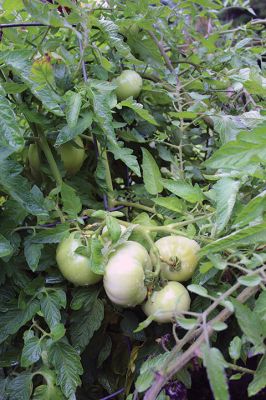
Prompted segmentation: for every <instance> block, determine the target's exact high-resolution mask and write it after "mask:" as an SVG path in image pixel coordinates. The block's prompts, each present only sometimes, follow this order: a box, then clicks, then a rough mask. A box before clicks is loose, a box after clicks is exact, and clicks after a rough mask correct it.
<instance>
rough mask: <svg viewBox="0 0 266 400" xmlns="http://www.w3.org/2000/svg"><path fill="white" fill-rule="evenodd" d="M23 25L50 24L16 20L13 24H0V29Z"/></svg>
mask: <svg viewBox="0 0 266 400" xmlns="http://www.w3.org/2000/svg"><path fill="white" fill-rule="evenodd" d="M23 26H50V25H47V24H42V23H40V22H17V23H14V24H0V29H5V28H19V27H23Z"/></svg>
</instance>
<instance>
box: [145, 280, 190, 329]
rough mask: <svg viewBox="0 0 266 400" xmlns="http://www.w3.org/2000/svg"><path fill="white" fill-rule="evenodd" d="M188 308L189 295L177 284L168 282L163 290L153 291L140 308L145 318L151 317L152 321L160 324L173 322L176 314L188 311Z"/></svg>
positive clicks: (183, 287)
mask: <svg viewBox="0 0 266 400" xmlns="http://www.w3.org/2000/svg"><path fill="white" fill-rule="evenodd" d="M189 307H190V297H189V293H188V291H187V289H186V288H185V286H183V285H182V284H181V283H179V282H168V283H167V285H166V286H165V287H164V288H163V289H161V290H158V291H154V292H153V293H152V295H151V296H150V297H149V299H148V300H147V301H146V303H145V304H144V305H143V306H142V308H143V311H144V312H145V314H146V315H147V317H149V316H150V315H153V317H154V321H156V322H160V323H165V322H171V321H173V320H174V317H175V315H176V314H177V313H179V312H184V311H188V310H189Z"/></svg>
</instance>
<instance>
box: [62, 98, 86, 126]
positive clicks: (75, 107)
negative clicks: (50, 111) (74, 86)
mask: <svg viewBox="0 0 266 400" xmlns="http://www.w3.org/2000/svg"><path fill="white" fill-rule="evenodd" d="M65 98H66V109H65V114H66V120H67V124H68V126H69V128H74V127H75V126H76V124H77V121H78V117H79V112H80V108H81V100H82V98H81V95H80V93H75V92H71V91H68V92H67V93H66V94H65Z"/></svg>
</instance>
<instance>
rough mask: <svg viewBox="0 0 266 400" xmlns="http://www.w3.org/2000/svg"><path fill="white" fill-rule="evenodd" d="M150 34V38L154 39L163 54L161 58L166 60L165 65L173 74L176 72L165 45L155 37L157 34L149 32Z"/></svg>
mask: <svg viewBox="0 0 266 400" xmlns="http://www.w3.org/2000/svg"><path fill="white" fill-rule="evenodd" d="M148 33H149V35H150V37H151V38H152V40H153V41H154V43H155V44H156V46H157V47H158V49H159V51H160V53H161V56H162V57H163V58H164V61H165V64H166V65H167V67H168V69H169V70H170V71H171V72H175V69H174V67H173V65H172V63H171V60H170V58H169V57H168V55H167V54H166V52H165V50H164V47H163V44H162V43H161V42H160V41H159V40H158V39H157V37H156V36H155V34H154V33H153V32H151V31H148Z"/></svg>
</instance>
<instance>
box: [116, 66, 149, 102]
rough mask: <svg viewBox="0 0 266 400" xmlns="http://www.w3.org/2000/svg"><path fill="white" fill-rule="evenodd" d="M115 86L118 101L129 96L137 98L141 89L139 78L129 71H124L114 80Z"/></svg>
mask: <svg viewBox="0 0 266 400" xmlns="http://www.w3.org/2000/svg"><path fill="white" fill-rule="evenodd" d="M115 83H116V84H117V88H116V95H117V98H118V100H119V101H121V100H125V99H127V98H128V97H130V96H133V97H134V98H136V97H138V95H139V94H140V92H141V89H142V78H141V76H140V75H139V74H138V73H137V72H135V71H131V70H128V69H127V70H125V71H123V72H122V74H121V75H119V76H118V77H117V78H116V79H115Z"/></svg>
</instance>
